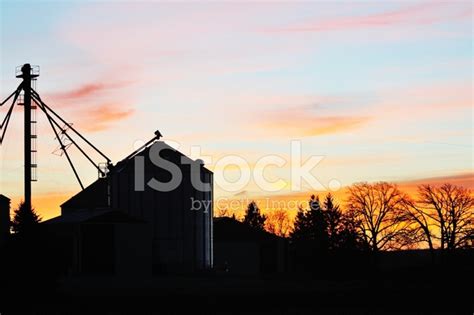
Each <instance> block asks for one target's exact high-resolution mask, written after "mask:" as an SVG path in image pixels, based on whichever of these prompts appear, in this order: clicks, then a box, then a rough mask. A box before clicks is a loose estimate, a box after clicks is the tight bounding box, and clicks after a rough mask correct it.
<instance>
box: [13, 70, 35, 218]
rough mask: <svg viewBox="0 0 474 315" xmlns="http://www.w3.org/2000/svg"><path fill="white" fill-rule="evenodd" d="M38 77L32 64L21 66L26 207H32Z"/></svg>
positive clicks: (19, 76)
mask: <svg viewBox="0 0 474 315" xmlns="http://www.w3.org/2000/svg"><path fill="white" fill-rule="evenodd" d="M36 77H38V74H33V73H32V71H31V65H30V64H29V63H26V64H24V65H23V66H22V67H21V74H19V75H17V78H23V93H24V94H23V97H24V99H23V105H24V107H25V108H24V111H25V112H24V114H25V116H24V117H25V118H24V123H25V133H24V144H25V148H24V161H25V172H24V175H25V206H26V209H31V167H32V165H31V154H32V152H31V140H32V136H31V80H32V79H34V78H36Z"/></svg>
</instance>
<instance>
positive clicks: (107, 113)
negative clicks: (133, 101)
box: [82, 104, 134, 132]
mask: <svg viewBox="0 0 474 315" xmlns="http://www.w3.org/2000/svg"><path fill="white" fill-rule="evenodd" d="M133 113H134V110H133V109H129V108H127V107H126V106H123V105H112V104H103V105H100V106H96V107H94V108H93V109H90V110H88V111H87V113H86V114H85V115H84V117H83V118H84V119H82V120H86V121H87V123H86V124H84V125H83V128H84V130H85V131H90V132H94V131H101V130H105V129H108V128H109V127H110V126H111V124H112V123H114V122H118V121H121V120H125V119H127V118H129V117H130V116H131V115H133Z"/></svg>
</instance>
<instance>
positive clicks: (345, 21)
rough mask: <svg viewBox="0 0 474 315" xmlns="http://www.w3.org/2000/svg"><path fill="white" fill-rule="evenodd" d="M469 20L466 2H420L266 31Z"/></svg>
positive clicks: (338, 28) (374, 26)
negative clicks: (386, 9)
mask: <svg viewBox="0 0 474 315" xmlns="http://www.w3.org/2000/svg"><path fill="white" fill-rule="evenodd" d="M471 17H472V9H471V6H470V4H469V3H457V4H456V5H453V4H452V3H429V2H424V3H419V4H416V5H411V6H404V7H401V8H398V9H396V10H392V11H385V12H378V13H373V14H368V15H361V16H347V17H334V18H331V19H322V20H318V21H310V22H306V23H300V24H297V25H290V26H287V27H281V28H275V29H272V30H270V32H325V31H340V30H355V29H367V28H381V27H389V26H407V25H430V24H436V23H442V22H446V21H452V20H459V19H463V18H471Z"/></svg>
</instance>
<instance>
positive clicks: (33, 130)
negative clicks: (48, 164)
mask: <svg viewBox="0 0 474 315" xmlns="http://www.w3.org/2000/svg"><path fill="white" fill-rule="evenodd" d="M31 83H32V84H31V85H32V88H33V89H36V79H32V80H31ZM17 104H18V105H20V106H24V105H25V104H24V98H23V94H21V95H19V97H18V101H17ZM36 108H37V105H36V103H35V102H32V103H31V121H30V124H31V181H32V182H36V181H38V173H37V169H38V164H37V160H36V154H37V152H38V148H37V144H36V139H37V138H38V134H37V120H36Z"/></svg>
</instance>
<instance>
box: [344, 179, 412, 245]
mask: <svg viewBox="0 0 474 315" xmlns="http://www.w3.org/2000/svg"><path fill="white" fill-rule="evenodd" d="M404 200H405V195H404V194H403V193H402V192H401V191H400V190H399V189H398V187H397V185H395V184H391V183H387V182H378V183H374V184H369V183H356V184H354V185H352V186H350V187H349V200H348V201H349V207H348V208H349V211H352V212H353V215H354V218H355V219H356V221H357V222H358V227H357V228H358V230H359V231H360V233H361V234H362V236H363V238H364V240H365V242H366V243H367V244H369V246H370V248H371V250H372V251H374V252H377V251H379V250H386V249H394V248H399V247H400V242H399V239H400V238H401V237H402V236H403V235H404V233H405V231H406V228H407V222H406V220H405V219H404V216H403V214H404V207H403V205H404Z"/></svg>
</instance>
